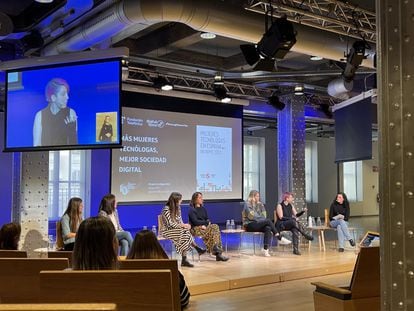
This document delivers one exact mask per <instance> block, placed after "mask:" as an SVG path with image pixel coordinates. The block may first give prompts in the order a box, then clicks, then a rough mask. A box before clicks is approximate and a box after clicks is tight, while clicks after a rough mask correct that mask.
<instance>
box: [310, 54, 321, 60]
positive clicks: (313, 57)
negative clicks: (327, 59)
mask: <svg viewBox="0 0 414 311" xmlns="http://www.w3.org/2000/svg"><path fill="white" fill-rule="evenodd" d="M322 59H323V57H321V56H316V55H311V57H310V60H313V61H318V60H322Z"/></svg>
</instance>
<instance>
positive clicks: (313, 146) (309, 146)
mask: <svg viewBox="0 0 414 311" xmlns="http://www.w3.org/2000/svg"><path fill="white" fill-rule="evenodd" d="M305 197H306V202H309V203H317V202H318V145H317V142H316V141H306V142H305Z"/></svg>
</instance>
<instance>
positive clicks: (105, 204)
mask: <svg viewBox="0 0 414 311" xmlns="http://www.w3.org/2000/svg"><path fill="white" fill-rule="evenodd" d="M98 216H103V217H107V218H109V219H110V220H111V221H112V223H113V224H114V227H115V230H116V237H117V239H118V241H119V246H120V248H121V250H120V255H121V256H126V255H127V254H128V252H129V248H130V247H131V244H132V236H131V233H130V232H129V231H125V230H124V229H122V227H121V224H120V222H119V216H118V210H117V204H116V198H115V196H114V195H113V194H107V195H106V196H104V197H103V198H102V200H101V204H100V205H99V214H98Z"/></svg>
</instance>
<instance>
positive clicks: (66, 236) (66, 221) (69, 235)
mask: <svg viewBox="0 0 414 311" xmlns="http://www.w3.org/2000/svg"><path fill="white" fill-rule="evenodd" d="M82 214H83V203H82V199H81V198H77V197H73V198H71V199H70V200H69V203H68V207H67V208H66V211H65V212H64V213H63V216H62V218H61V219H60V225H61V227H62V239H63V246H64V250H65V251H72V250H73V246H74V245H75V239H76V232H77V231H78V228H79V225H80V223H81V222H82Z"/></svg>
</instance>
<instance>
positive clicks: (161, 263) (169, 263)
mask: <svg viewBox="0 0 414 311" xmlns="http://www.w3.org/2000/svg"><path fill="white" fill-rule="evenodd" d="M119 265H120V267H119V269H120V270H156V269H166V270H170V271H171V279H172V291H173V299H174V308H175V309H176V310H180V308H181V301H180V300H181V298H180V284H179V276H178V264H177V260H175V259H125V260H121V261H119Z"/></svg>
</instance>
